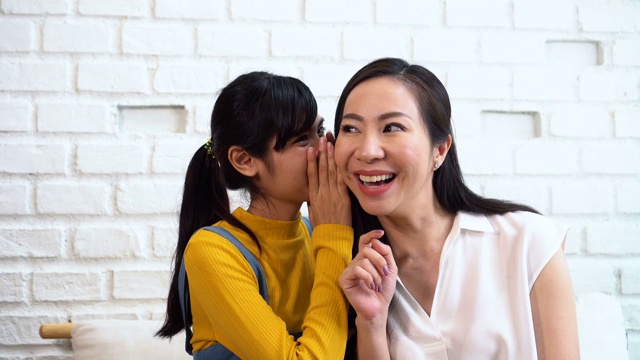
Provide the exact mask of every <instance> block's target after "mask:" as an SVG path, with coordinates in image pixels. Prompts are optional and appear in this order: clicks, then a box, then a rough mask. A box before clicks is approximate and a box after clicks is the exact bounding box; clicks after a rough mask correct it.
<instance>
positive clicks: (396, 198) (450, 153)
mask: <svg viewBox="0 0 640 360" xmlns="http://www.w3.org/2000/svg"><path fill="white" fill-rule="evenodd" d="M450 119H451V107H450V103H449V98H448V95H447V92H446V90H445V88H444V86H443V85H442V83H441V82H440V81H439V80H438V79H437V78H436V77H435V76H434V75H433V74H432V73H431V72H429V71H428V70H427V69H425V68H423V67H421V66H418V65H410V64H408V63H407V62H406V61H404V60H401V59H391V58H389V59H380V60H377V61H374V62H372V63H370V64H368V65H366V66H365V67H364V68H362V69H361V70H360V71H358V72H357V73H356V74H355V75H354V76H353V77H352V78H351V80H350V81H349V82H348V83H347V85H346V87H345V89H344V91H343V92H342V95H341V97H340V99H339V101H338V107H337V111H336V120H335V126H336V155H335V156H336V163H337V165H338V169H339V171H340V172H341V173H342V176H343V178H344V179H345V182H346V183H347V186H348V187H349V189H350V190H351V192H352V195H354V196H355V200H354V199H352V208H353V210H352V217H353V227H354V231H355V236H358V237H359V238H360V241H359V245H358V248H357V250H356V251H357V255H356V256H355V258H354V259H353V261H352V262H351V263H350V265H349V266H348V267H347V269H346V270H345V271H344V273H343V275H342V276H341V278H340V285H341V286H342V288H343V291H344V292H345V294H346V296H347V298H348V300H349V302H350V303H351V305H352V307H353V309H354V310H355V313H356V315H357V317H356V319H355V325H356V328H357V351H358V356H359V357H360V358H362V359H388V358H395V359H419V358H425V359H535V358H543V359H576V358H578V357H579V349H578V333H577V324H576V314H575V302H574V296H573V290H572V285H571V280H570V277H569V271H568V268H567V265H566V262H565V259H564V255H563V247H564V241H565V236H566V233H567V228H566V227H565V226H564V225H562V224H559V223H557V222H555V221H553V220H551V219H548V218H544V217H542V216H540V215H539V214H538V213H537V212H536V211H535V210H533V209H531V208H529V207H527V206H523V205H518V204H514V203H509V202H505V201H499V200H494V199H486V198H483V197H481V196H478V195H477V194H475V193H473V192H472V191H471V190H469V188H467V186H466V185H465V184H464V182H463V179H462V172H461V170H460V166H459V164H458V159H457V154H456V147H455V142H454V140H453V136H452V129H451V121H450ZM487 156H491V154H487Z"/></svg>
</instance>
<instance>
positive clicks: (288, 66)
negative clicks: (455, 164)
mask: <svg viewBox="0 0 640 360" xmlns="http://www.w3.org/2000/svg"><path fill="white" fill-rule="evenodd" d="M379 56H398V57H404V58H406V59H407V60H409V61H411V62H418V63H420V64H423V65H426V66H427V67H428V68H430V69H431V70H432V71H433V72H434V73H435V74H436V75H437V76H438V77H439V78H440V79H441V80H442V81H443V83H444V84H445V85H446V86H447V88H448V90H449V93H450V96H451V100H452V104H453V116H454V125H455V131H456V134H457V137H458V140H459V144H458V146H459V153H460V161H461V164H462V166H463V169H464V170H465V175H466V177H467V181H468V183H469V185H470V187H471V188H473V189H474V190H476V191H478V192H480V193H482V194H483V195H486V196H491V197H497V198H505V199H511V200H516V201H522V202H525V203H528V204H530V205H532V206H534V207H536V208H537V209H539V210H540V211H542V212H543V213H545V214H547V215H548V216H551V217H554V218H557V219H559V220H561V221H563V222H565V223H567V224H568V225H570V227H571V230H570V232H569V235H568V240H567V247H566V253H567V255H568V261H569V265H570V269H571V275H572V278H573V281H574V286H575V289H576V292H578V293H581V292H587V291H601V292H605V293H609V294H613V295H614V296H617V297H619V298H620V299H621V302H622V304H623V311H624V317H625V325H626V327H627V332H628V334H629V349H630V354H631V357H630V358H631V359H640V285H638V284H639V283H640V238H639V235H638V234H640V3H638V2H637V1H627V0H611V1H608V2H606V4H605V3H604V2H598V1H585V0H563V1H560V2H558V1H549V0H544V1H535V0H491V1H480V2H479V1H473V0H447V1H443V2H438V1H436V2H428V1H426V2H425V1H418V0H403V1H401V2H398V1H393V0H346V1H337V0H331V1H324V0H284V1H268V0H267V1H264V0H220V1H209V0H185V1H179V2H178V1H173V0H0V324H2V326H0V358H3V359H4V358H7V359H38V360H46V359H52V358H56V359H58V358H65V359H70V355H71V353H70V350H69V347H68V345H65V343H64V342H52V341H44V340H41V339H40V338H39V337H38V326H39V325H40V324H41V323H43V322H51V321H53V322H55V321H68V320H70V319H71V320H74V319H83V318H103V317H114V318H150V317H158V316H161V314H162V313H163V311H164V298H165V296H166V292H167V284H168V281H169V275H170V272H169V269H170V266H171V257H172V256H173V252H174V250H175V249H174V247H175V242H176V233H177V229H176V226H177V216H176V212H177V209H178V208H179V200H180V195H181V190H182V185H183V184H182V182H183V180H184V179H183V174H184V171H185V169H186V166H187V164H188V161H189V159H190V157H191V155H192V153H193V151H194V150H195V149H196V148H197V147H198V146H199V145H200V144H201V143H202V142H203V141H204V140H205V139H206V138H207V134H208V132H209V117H210V114H211V106H212V104H213V101H214V100H215V94H216V92H217V91H218V90H219V89H220V88H221V87H222V86H224V85H225V84H226V83H227V82H228V81H229V80H230V79H232V78H234V77H236V76H237V75H239V74H240V73H243V72H246V71H250V70H257V69H259V70H268V71H273V72H277V73H280V74H284V75H290V76H296V77H300V78H301V79H303V80H304V81H305V82H306V83H307V84H308V85H309V86H310V87H311V89H312V90H313V91H314V93H315V94H316V96H317V98H318V103H319V108H320V111H321V112H322V115H323V116H324V117H325V119H327V121H328V123H327V124H326V125H327V127H328V128H332V119H333V116H334V114H333V111H334V108H335V104H336V100H337V96H338V95H339V94H340V92H341V90H342V87H343V86H344V84H345V83H346V81H347V80H348V78H349V77H350V76H351V75H352V74H353V73H354V72H355V71H356V70H357V69H358V68H360V67H361V66H362V65H364V64H365V63H366V62H368V61H370V60H373V58H375V57H379ZM234 201H236V200H234ZM237 202H238V203H240V204H242V203H243V200H241V199H238V200H237Z"/></svg>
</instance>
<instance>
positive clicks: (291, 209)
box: [247, 198, 302, 221]
mask: <svg viewBox="0 0 640 360" xmlns="http://www.w3.org/2000/svg"><path fill="white" fill-rule="evenodd" d="M301 206H302V204H292V203H288V202H275V201H267V200H264V199H262V198H258V199H252V200H251V203H250V204H249V208H248V209H247V211H248V212H249V213H250V214H253V215H256V216H260V217H264V218H269V219H274V220H284V221H291V220H295V219H296V218H297V217H298V214H299V213H300V207H301Z"/></svg>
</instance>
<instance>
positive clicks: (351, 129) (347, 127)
mask: <svg viewBox="0 0 640 360" xmlns="http://www.w3.org/2000/svg"><path fill="white" fill-rule="evenodd" d="M357 130H358V129H356V128H355V126H351V125H341V126H340V131H343V132H346V133H353V132H356V131H357Z"/></svg>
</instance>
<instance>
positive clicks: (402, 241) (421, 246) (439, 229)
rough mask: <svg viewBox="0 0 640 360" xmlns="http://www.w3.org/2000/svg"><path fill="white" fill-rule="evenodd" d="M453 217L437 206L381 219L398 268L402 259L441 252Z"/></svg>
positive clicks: (430, 255) (435, 204) (453, 215)
mask: <svg viewBox="0 0 640 360" xmlns="http://www.w3.org/2000/svg"><path fill="white" fill-rule="evenodd" d="M454 218H455V214H451V213H448V212H447V211H445V210H444V209H443V208H442V207H441V206H440V205H439V204H438V203H437V202H433V204H432V205H431V206H426V207H425V208H423V209H414V211H412V212H411V213H409V214H404V215H402V216H396V217H394V216H381V217H379V220H380V223H381V224H382V227H383V229H384V231H385V234H386V235H387V238H388V239H389V242H390V245H391V247H392V249H393V253H394V257H395V258H396V261H397V262H398V264H400V263H401V262H402V261H403V260H404V259H409V258H415V257H424V256H428V257H432V256H434V255H438V257H439V254H440V252H441V251H442V248H443V246H444V242H445V240H446V239H447V236H448V235H449V233H450V232H451V228H452V226H453V220H454Z"/></svg>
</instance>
